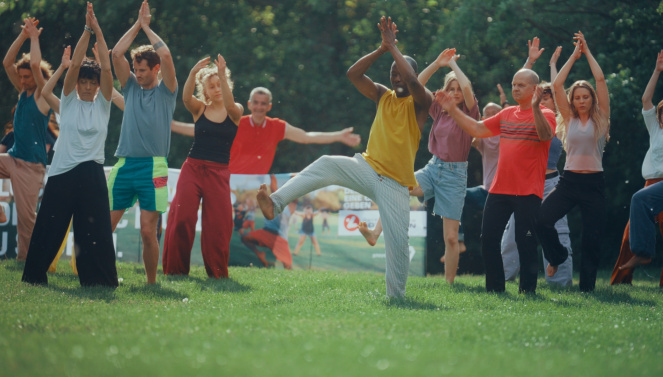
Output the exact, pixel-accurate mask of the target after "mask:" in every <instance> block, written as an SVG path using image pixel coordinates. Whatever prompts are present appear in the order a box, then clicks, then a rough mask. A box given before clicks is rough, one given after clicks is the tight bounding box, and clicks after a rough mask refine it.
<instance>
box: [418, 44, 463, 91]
mask: <svg viewBox="0 0 663 377" xmlns="http://www.w3.org/2000/svg"><path fill="white" fill-rule="evenodd" d="M455 54H456V49H455V48H447V49H445V50H444V51H442V52H441V53H440V55H439V56H438V57H437V59H435V61H434V62H432V63H430V65H429V66H428V67H426V68H425V69H424V70H423V71H421V73H420V74H419V76H418V77H417V79H418V80H419V82H420V83H421V85H424V86H425V85H426V84H427V83H428V80H430V78H431V77H432V76H433V74H434V73H435V72H437V70H438V69H440V68H442V67H444V66H445V65H449V61H451V60H452V59H457V57H456V55H455Z"/></svg>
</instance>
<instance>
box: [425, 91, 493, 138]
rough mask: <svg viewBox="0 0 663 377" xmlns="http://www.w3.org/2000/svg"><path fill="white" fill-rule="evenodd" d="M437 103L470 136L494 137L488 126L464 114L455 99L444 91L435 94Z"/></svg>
mask: <svg viewBox="0 0 663 377" xmlns="http://www.w3.org/2000/svg"><path fill="white" fill-rule="evenodd" d="M435 101H436V102H437V103H439V104H440V106H442V108H443V109H444V110H445V111H446V112H447V113H448V114H449V115H450V116H451V117H452V118H453V119H454V121H456V124H458V125H459V126H460V128H462V129H463V131H465V132H466V133H467V134H468V135H470V136H473V137H491V136H494V135H493V133H492V132H491V131H490V130H489V129H488V127H486V125H485V124H484V123H483V122H481V121H477V120H475V119H473V118H470V117H469V116H467V115H466V114H465V113H464V112H462V111H461V110H460V109H459V108H458V106H456V104H455V103H454V100H453V98H451V97H450V96H449V95H448V94H447V93H446V92H444V91H443V90H438V91H437V92H435Z"/></svg>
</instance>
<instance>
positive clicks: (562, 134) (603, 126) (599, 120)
mask: <svg viewBox="0 0 663 377" xmlns="http://www.w3.org/2000/svg"><path fill="white" fill-rule="evenodd" d="M580 88H582V89H587V90H588V91H589V94H590V95H591V97H592V107H591V108H590V109H589V118H590V119H591V120H592V123H593V124H594V140H595V141H598V139H599V138H600V137H601V136H602V135H605V141H606V142H608V141H609V140H610V119H608V117H607V116H606V115H605V114H604V113H603V111H601V108H600V107H599V102H598V98H597V96H596V91H595V90H594V87H592V84H590V83H589V82H587V81H585V80H579V81H576V82H574V83H573V85H571V87H570V88H569V89H568V96H567V98H568V101H569V109H570V110H571V114H572V116H573V117H574V118H579V117H580V115H579V114H578V109H576V108H575V106H574V105H573V94H574V93H575V91H576V89H580ZM560 118H561V117H560ZM560 126H561V127H560ZM560 128H562V130H560ZM557 129H558V132H557V135H558V136H557V137H558V138H559V139H560V140H561V141H562V143H563V144H564V149H566V137H567V131H568V130H567V129H568V124H566V123H565V122H564V121H562V122H561V123H558V126H557Z"/></svg>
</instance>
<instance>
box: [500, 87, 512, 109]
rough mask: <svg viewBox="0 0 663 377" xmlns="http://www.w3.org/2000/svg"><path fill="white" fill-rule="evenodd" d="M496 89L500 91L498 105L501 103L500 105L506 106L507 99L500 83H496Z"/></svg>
mask: <svg viewBox="0 0 663 377" xmlns="http://www.w3.org/2000/svg"><path fill="white" fill-rule="evenodd" d="M497 91H499V92H500V105H502V107H507V106H508V105H509V100H508V99H507V98H506V94H505V93H504V89H502V85H500V84H497Z"/></svg>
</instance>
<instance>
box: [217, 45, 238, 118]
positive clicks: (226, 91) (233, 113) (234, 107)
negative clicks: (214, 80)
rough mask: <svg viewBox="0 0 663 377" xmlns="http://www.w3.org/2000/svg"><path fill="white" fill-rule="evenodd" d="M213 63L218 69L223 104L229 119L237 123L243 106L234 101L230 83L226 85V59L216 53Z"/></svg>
mask: <svg viewBox="0 0 663 377" xmlns="http://www.w3.org/2000/svg"><path fill="white" fill-rule="evenodd" d="M214 64H216V68H217V69H218V75H219V81H220V82H221V93H222V94H223V105H224V107H225V108H226V111H227V112H228V116H229V117H230V120H232V121H233V123H235V124H236V125H237V124H239V119H240V118H241V117H242V114H243V113H244V107H243V106H242V105H240V104H239V103H236V102H235V97H233V92H232V90H230V85H228V80H227V79H226V60H225V59H224V58H223V56H221V54H218V56H217V58H216V60H214Z"/></svg>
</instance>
